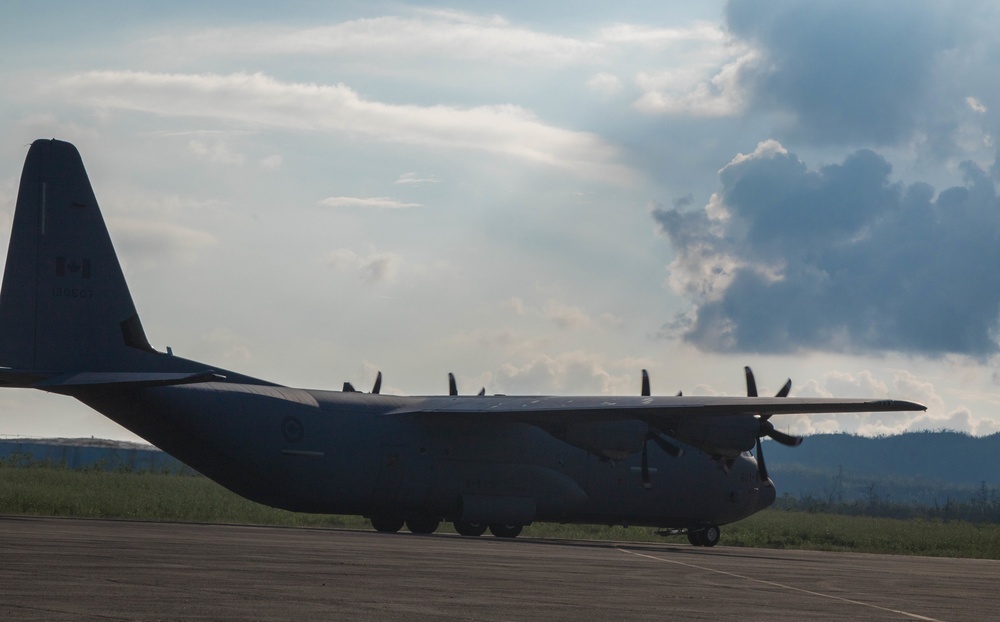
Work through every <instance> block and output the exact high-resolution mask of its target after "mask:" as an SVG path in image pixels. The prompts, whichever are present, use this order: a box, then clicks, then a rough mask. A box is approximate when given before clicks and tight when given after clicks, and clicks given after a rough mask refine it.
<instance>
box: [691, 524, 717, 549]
mask: <svg viewBox="0 0 1000 622" xmlns="http://www.w3.org/2000/svg"><path fill="white" fill-rule="evenodd" d="M687 536H688V542H690V543H691V544H693V545H694V546H715V545H716V544H718V543H719V540H720V539H721V538H722V532H721V531H719V528H718V527H716V526H715V525H709V526H708V527H705V528H703V529H695V530H690V529H689V530H688V533H687Z"/></svg>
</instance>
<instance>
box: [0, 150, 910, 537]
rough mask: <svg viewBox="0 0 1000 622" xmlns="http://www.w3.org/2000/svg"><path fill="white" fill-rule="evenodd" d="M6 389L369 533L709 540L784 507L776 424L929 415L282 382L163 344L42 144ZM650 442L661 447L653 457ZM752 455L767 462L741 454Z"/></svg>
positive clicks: (10, 320)
mask: <svg viewBox="0 0 1000 622" xmlns="http://www.w3.org/2000/svg"><path fill="white" fill-rule="evenodd" d="M0 365H2V366H3V367H2V368H0V386H7V387H27V388H33V389H39V390H42V391H48V392H51V393H60V394H63V395H68V396H70V397H74V398H76V399H78V400H80V401H81V402H83V403H84V404H86V405H88V406H90V407H91V408H94V409H95V410H97V411H99V412H101V413H103V414H104V415H106V416H107V417H109V418H111V419H112V420H114V421H116V422H117V423H119V424H121V425H122V426H124V427H126V428H128V429H129V430H131V431H133V432H134V433H136V434H138V435H139V436H141V437H143V438H145V439H147V440H148V441H149V442H151V443H153V444H154V445H156V446H158V447H160V448H162V449H163V450H165V451H167V452H168V453H170V454H172V455H174V456H176V457H177V458H179V459H180V460H182V461H184V462H186V463H187V464H188V465H190V466H191V467H193V468H195V469H197V470H198V471H200V472H201V473H203V474H205V475H207V476H208V477H210V478H212V479H213V480H215V481H217V482H219V483H220V484H222V485H223V486H225V487H226V488H229V489H230V490H232V491H234V492H236V493H238V494H240V495H242V496H244V497H247V498H248V499H252V500H254V501H258V502H260V503H264V504H267V505H271V506H275V507H280V508H286V509H289V510H295V511H299V512H322V513H331V514H356V515H363V516H366V517H369V518H370V519H371V522H372V525H373V526H374V527H375V529H377V530H378V531H384V532H395V531H398V530H400V529H402V528H403V526H404V525H405V526H406V527H407V529H408V530H409V531H411V532H413V533H432V532H434V531H435V530H436V529H437V528H438V526H439V524H440V522H441V521H442V520H445V521H451V522H452V523H453V524H454V527H455V530H456V531H457V532H458V533H460V534H462V535H466V536H478V535H481V534H483V533H484V532H485V531H486V530H487V529H489V530H490V531H491V532H492V533H493V535H495V536H500V537H507V538H512V537H515V536H517V535H518V533H520V531H521V529H522V527H523V526H525V525H528V524H530V523H532V522H533V521H557V522H567V523H606V524H624V525H648V526H653V527H658V528H660V529H661V530H663V532H673V533H681V532H686V533H687V535H688V538H689V540H690V541H691V542H692V543H693V544H697V545H702V546H713V545H715V544H716V543H717V542H718V541H719V535H720V532H719V525H723V524H726V523H730V522H733V521H737V520H739V519H742V518H745V517H747V516H750V515H751V514H753V513H755V512H757V511H759V510H762V509H764V508H766V507H768V506H769V505H770V504H771V503H772V502H773V501H774V498H775V489H774V485H773V483H772V482H771V479H770V478H769V477H768V474H767V468H766V467H765V465H764V456H763V455H762V454H761V442H760V441H761V438H762V437H770V438H772V439H774V440H775V441H777V442H779V443H784V444H788V445H797V444H799V443H800V442H801V440H802V439H801V438H799V437H795V436H789V435H787V434H784V433H781V432H779V431H778V430H776V429H775V428H774V426H773V424H772V423H771V421H770V418H771V416H772V415H780V414H788V413H840V412H871V411H901V410H923V409H924V407H923V406H921V405H919V404H915V403H912V402H905V401H896V400H877V401H870V400H863V399H829V398H827V399H814V398H790V397H787V395H788V391H789V389H790V387H791V383H790V382H789V383H788V384H786V385H785V386H784V387H783V388H782V389H781V391H780V392H779V393H778V395H777V396H775V397H773V398H767V397H758V396H757V389H756V385H755V382H754V378H753V374H752V373H751V372H750V370H749V368H747V369H746V370H745V373H746V380H747V393H748V395H747V397H688V396H681V395H679V396H669V397H667V396H652V395H650V390H649V378H648V376H646V375H645V373H643V377H642V384H641V389H640V395H636V396H629V397H620V396H615V397H611V396H601V397H545V396H516V397H515V396H503V395H492V396H490V395H485V392H480V394H479V395H458V391H457V390H456V386H455V382H454V377H452V378H451V382H450V390H449V394H448V395H443V396H433V397H403V396H394V395H383V394H381V393H380V388H381V374H379V376H378V379H377V380H376V382H375V385H374V387H373V390H372V391H371V392H369V393H365V392H361V391H356V390H354V388H353V387H352V386H351V385H350V384H345V385H344V387H343V390H342V391H319V390H307V389H296V388H290V387H286V386H281V385H278V384H275V383H272V382H267V381H265V380H260V379H257V378H251V377H249V376H245V375H242V374H238V373H234V372H230V371H226V370H223V369H219V368H218V367H215V366H212V365H206V364H204V363H198V362H196V361H191V360H187V359H184V358H181V357H179V356H174V355H173V354H172V353H171V352H170V351H169V349H168V351H167V352H166V353H164V352H159V351H157V350H154V349H153V348H152V347H151V346H150V344H149V342H148V341H147V339H146V335H145V332H144V331H143V327H142V323H141V322H140V321H139V316H138V315H137V313H136V309H135V306H134V304H133V302H132V296H131V294H130V293H129V290H128V287H127V285H126V283H125V277H124V275H123V273H122V269H121V266H120V264H119V262H118V258H117V256H116V254H115V250H114V248H113V246H112V243H111V238H110V236H109V234H108V229H107V227H106V226H105V224H104V220H103V218H102V216H101V212H100V210H99V208H98V205H97V200H96V199H95V197H94V192H93V190H92V189H91V186H90V181H89V179H88V177H87V173H86V171H85V170H84V167H83V161H82V160H81V158H80V155H79V153H78V152H77V150H76V148H75V147H74V146H73V145H71V144H69V143H66V142H62V141H58V140H38V141H35V143H34V144H32V145H31V148H30V150H29V151H28V155H27V159H26V161H25V164H24V170H23V172H22V175H21V183H20V189H19V190H18V196H17V207H16V211H15V214H14V220H13V228H12V231H11V236H10V247H9V249H8V253H7V264H6V268H5V272H4V276H3V288H2V291H0ZM650 442H652V445H653V447H650ZM752 449H756V457H754V456H753V455H752V454H751V453H750V451H751V450H752Z"/></svg>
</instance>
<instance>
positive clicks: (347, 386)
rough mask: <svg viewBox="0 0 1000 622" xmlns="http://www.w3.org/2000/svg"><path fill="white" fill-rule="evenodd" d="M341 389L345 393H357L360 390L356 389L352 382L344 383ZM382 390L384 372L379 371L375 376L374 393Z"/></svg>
mask: <svg viewBox="0 0 1000 622" xmlns="http://www.w3.org/2000/svg"><path fill="white" fill-rule="evenodd" d="M341 390H342V391H343V392H344V393H357V392H358V390H357V389H355V388H354V385H353V384H351V383H350V382H345V383H344V388H343V389H341ZM381 390H382V372H379V373H378V375H377V376H375V386H374V387H372V393H378V392H379V391H381Z"/></svg>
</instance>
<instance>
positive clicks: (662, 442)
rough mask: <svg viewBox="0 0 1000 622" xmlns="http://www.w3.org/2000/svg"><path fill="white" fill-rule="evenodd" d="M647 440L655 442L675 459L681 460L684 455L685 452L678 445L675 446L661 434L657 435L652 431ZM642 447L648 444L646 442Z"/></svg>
mask: <svg viewBox="0 0 1000 622" xmlns="http://www.w3.org/2000/svg"><path fill="white" fill-rule="evenodd" d="M647 438H651V439H653V441H654V442H655V443H656V444H657V445H659V446H660V449H662V450H663V451H665V452H667V454H668V455H671V456H673V457H674V458H680V457H681V456H683V455H684V450H683V449H681V448H680V447H678V446H677V445H674V444H673V443H671V442H670V441H668V440H667V439H665V438H663V437H662V436H660V435H659V434H656V433H655V432H653V431H652V430H650V432H649V436H648V437H647ZM642 445H643V447H645V446H646V443H645V442H644V443H643V444H642Z"/></svg>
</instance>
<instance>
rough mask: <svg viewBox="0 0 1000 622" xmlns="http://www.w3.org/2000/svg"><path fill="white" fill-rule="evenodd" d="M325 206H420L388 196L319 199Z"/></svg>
mask: <svg viewBox="0 0 1000 622" xmlns="http://www.w3.org/2000/svg"><path fill="white" fill-rule="evenodd" d="M320 205H326V206H327V207H372V208H383V209H385V208H387V209H402V208H407V207H422V206H421V205H420V203H406V202H404V201H398V200H396V199H391V198H389V197H328V198H326V199H323V200H322V201H320Z"/></svg>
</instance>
